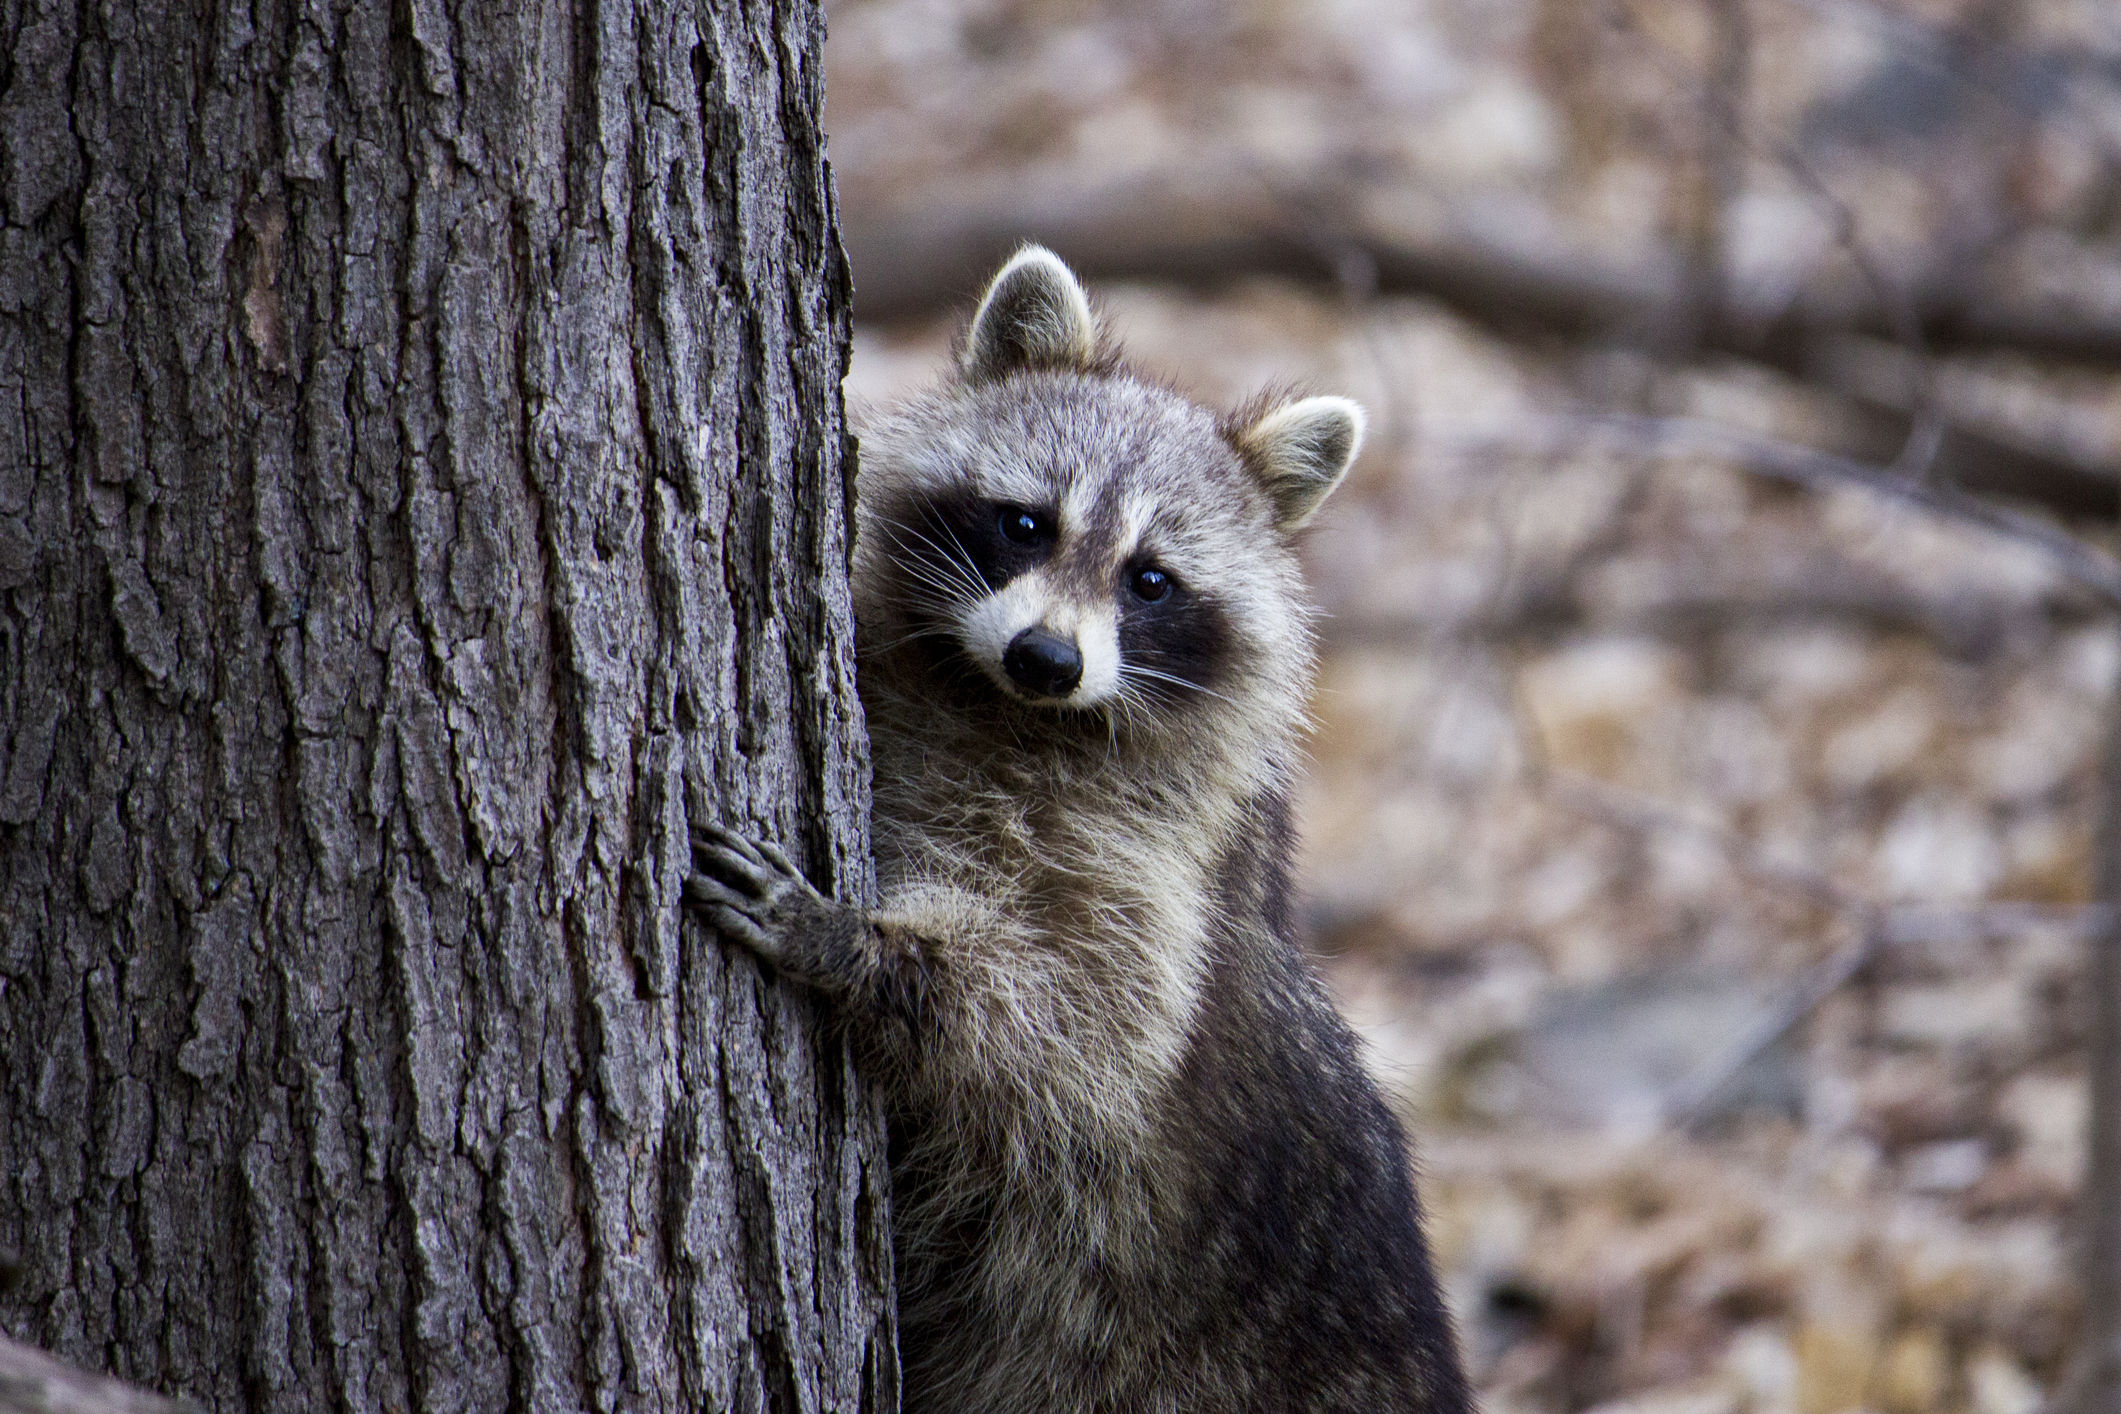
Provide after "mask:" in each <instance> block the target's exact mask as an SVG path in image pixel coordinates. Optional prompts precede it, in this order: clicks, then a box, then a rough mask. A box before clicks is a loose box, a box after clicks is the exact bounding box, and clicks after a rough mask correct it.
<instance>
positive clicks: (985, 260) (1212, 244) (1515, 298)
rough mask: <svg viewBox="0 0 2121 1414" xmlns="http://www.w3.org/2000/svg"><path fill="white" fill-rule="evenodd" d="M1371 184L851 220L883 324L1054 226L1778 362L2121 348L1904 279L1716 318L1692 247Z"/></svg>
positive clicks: (2112, 356) (1002, 187) (1153, 260)
mask: <svg viewBox="0 0 2121 1414" xmlns="http://www.w3.org/2000/svg"><path fill="white" fill-rule="evenodd" d="M1322 165H1330V163H1325V164H1322ZM1368 198H1369V193H1367V192H1365V191H1364V190H1363V189H1361V187H1360V186H1358V185H1356V184H1355V183H1353V182H1346V183H1340V184H1321V183H1318V182H1316V181H1311V180H1303V181H1279V180H1277V179H1276V177H1275V176H1274V175H1273V174H1268V173H1261V172H1259V171H1258V170H1256V169H1254V168H1251V167H1246V166H1242V165H1236V166H1232V167H1230V168H1229V170H1226V171H1219V172H1216V171H1210V172H1201V171H1197V170H1196V171H1192V172H1188V173H1184V174H1178V173H1173V174H1168V175H1159V176H1156V177H1151V178H1140V179H1134V180H1129V181H1124V182H1117V183H1107V184H1105V185H1102V186H1094V187H1085V186H1084V185H1082V184H1078V183H1070V182H1064V181H1057V180H1049V181H1039V180H1036V179H1022V178H1013V179H996V180H991V181H987V182H975V183H966V184H962V185H960V187H959V188H958V189H957V190H956V191H954V192H953V191H950V190H947V189H946V190H943V191H937V190H934V189H932V188H929V189H924V190H923V191H922V192H921V199H920V200H919V201H918V202H915V203H906V204H903V205H899V204H886V202H884V201H878V200H874V199H872V200H870V201H867V202H865V201H863V200H862V199H861V198H860V196H859V195H857V194H853V193H849V194H847V195H846V197H845V199H844V201H843V205H842V229H843V232H844V239H845V241H846V244H847V249H848V254H849V259H850V261H851V263H852V266H853V270H854V280H855V310H856V313H857V314H858V315H859V316H860V317H861V318H863V319H868V320H892V319H901V318H906V317H909V316H914V315H922V314H929V313H933V312H935V311H938V310H942V309H947V308H949V307H951V306H953V305H955V304H958V303H961V302H963V301H965V300H968V299H970V298H971V296H973V295H974V294H976V293H977V292H978V288H979V282H980V280H981V279H982V278H983V277H984V276H985V275H986V273H988V272H989V271H991V270H992V269H993V267H994V266H995V265H996V264H997V263H999V261H1000V260H1001V259H1003V258H1004V257H1005V256H1007V254H1008V253H1009V252H1010V251H1011V250H1012V249H1014V248H1015V247H1016V246H1017V245H1018V244H1019V243H1021V242H1023V241H1025V240H1030V239H1036V240H1039V241H1041V242H1043V243H1045V244H1046V245H1049V246H1051V247H1052V248H1053V249H1054V250H1055V251H1057V252H1059V253H1060V255H1061V256H1062V258H1064V259H1066V260H1067V261H1068V262H1069V263H1070V264H1071V265H1073V266H1074V267H1075V268H1076V269H1077V270H1078V271H1080V272H1081V273H1082V274H1084V275H1087V276H1089V277H1091V278H1093V279H1134V280H1159V281H1168V282H1174V283H1178V284H1183V285H1193V286H1203V285H1205V286H1220V285H1225V284H1227V283H1229V282H1230V281H1232V280H1235V279H1239V278H1242V277H1245V276H1250V275H1282V276H1289V277H1293V278H1297V279H1306V280H1321V279H1322V280H1326V281H1329V282H1332V283H1334V284H1336V285H1346V284H1348V283H1350V282H1351V280H1352V281H1353V282H1355V283H1357V284H1368V285H1369V286H1370V287H1371V289H1372V290H1374V291H1375V292H1377V293H1384V294H1420V295H1427V296H1430V297H1432V298H1435V299H1438V300H1440V301H1442V302H1443V303H1445V304H1448V305H1451V306H1452V307H1454V308H1456V309H1459V310H1461V311H1463V312H1464V313H1466V314H1467V315H1469V316H1470V317H1472V318H1475V319H1478V320H1479V321H1481V322H1482V323H1486V324H1490V325H1493V326H1495V327H1497V328H1502V329H1509V330H1518V331H1525V332H1534V333H1540V334H1546V335H1559V336H1562V337H1566V338H1596V339H1613V338H1622V339H1630V338H1632V339H1635V340H1638V341H1649V342H1657V341H1658V340H1659V336H1666V337H1668V336H1670V335H1672V334H1674V333H1675V332H1686V333H1692V334H1697V335H1699V336H1701V337H1702V338H1704V339H1706V340H1708V341H1709V343H1708V347H1710V348H1711V349H1719V350H1722V351H1725V352H1732V353H1738V354H1742V355H1744V356H1746V357H1752V358H1763V359H1764V360H1765V361H1767V362H1770V363H1773V364H1775V365H1776V366H1792V365H1794V363H1796V362H1797V361H1798V360H1797V359H1796V357H1795V356H1796V354H1797V353H1798V352H1799V350H1798V348H1797V347H1796V346H1797V344H1799V343H1801V341H1802V339H1803V338H1805V337H1806V336H1809V335H1811V334H1815V333H1820V332H1825V331H1830V330H1831V331H1838V332H1844V333H1867V334H1879V335H1884V336H1887V337H1897V335H1898V334H1899V332H1900V330H1899V329H1898V328H1897V327H1896V326H1899V325H1902V324H1905V323H1907V322H1908V320H1909V319H1912V321H1913V323H1914V326H1915V327H1916V328H1917V329H1918V330H1919V332H1920V335H1921V342H1922V344H1923V346H1924V347H1926V348H1928V349H1929V350H1931V351H1949V350H1953V349H1964V348H1982V349H2012V350H2018V351H2022V352H2027V353H2036V354H2041V355H2045V356H2049V357H2056V358H2067V359H2077V360H2084V361H2090V362H2098V363H2114V362H2121V319H2116V318H2115V317H2114V314H2113V312H2112V311H2109V310H2104V309H2101V308H2098V307H2095V306H2090V307H2086V308H2082V309H2075V308H2069V307H2066V306H2060V305H2057V304H2055V303H2054V302H2052V301H2033V300H2014V299H2013V298H2012V297H2011V296H2010V295H2008V294H2007V293H2004V292H2000V291H1996V290H1978V291H1977V290H1973V289H1966V290H1961V289H1956V288H1950V287H1942V288H1929V289H1923V288H1920V287H1917V288H1914V289H1911V290H1909V291H1908V292H1907V293H1906V300H1907V306H1908V313H1907V314H1906V315H1904V316H1903V315H1901V314H1899V313H1898V312H1897V311H1894V310H1888V309H1885V308H1883V307H1881V306H1880V304H1879V301H1878V300H1877V298H1875V297H1874V296H1873V295H1870V294H1864V295H1861V296H1854V295H1852V296H1849V297H1846V298H1840V299H1837V300H1836V301H1834V302H1831V303H1829V302H1827V301H1826V300H1825V298H1824V297H1823V296H1814V297H1812V298H1811V299H1810V300H1809V301H1808V302H1801V303H1800V304H1798V305H1796V306H1795V307H1792V308H1790V309H1787V310H1783V311H1780V312H1778V313H1775V314H1771V315H1768V316H1767V317H1764V318H1763V317H1761V315H1760V314H1759V313H1757V312H1756V313H1753V314H1748V312H1747V311H1745V310H1742V309H1740V310H1733V311H1730V312H1729V314H1728V316H1724V317H1716V318H1710V319H1703V318H1701V317H1700V316H1701V311H1700V310H1699V309H1698V308H1697V307H1696V300H1697V297H1698V290H1696V289H1695V288H1694V287H1693V283H1692V282H1690V280H1689V278H1688V274H1687V270H1686V267H1685V263H1684V262H1683V261H1681V260H1679V259H1677V258H1675V257H1674V256H1673V254H1672V253H1670V252H1664V251H1654V252H1651V253H1649V254H1647V255H1646V256H1644V257H1643V258H1641V259H1637V260H1632V261H1627V260H1615V259H1612V258H1610V257H1605V256H1602V255H1599V254H1597V253H1594V252H1591V251H1588V250H1584V249H1578V248H1573V247H1570V246H1567V245H1565V244H1563V243H1561V242H1559V241H1557V240H1553V239H1548V238H1544V237H1537V236H1534V235H1531V234H1528V231H1527V228H1526V223H1524V222H1523V221H1522V219H1521V213H1518V212H1517V211H1516V209H1515V208H1514V207H1512V206H1510V205H1509V204H1508V203H1507V202H1504V201H1500V200H1498V201H1495V202H1492V203H1487V204H1483V203H1482V202H1481V201H1479V200H1477V199H1474V200H1468V201H1464V202H1462V203H1459V204H1457V205H1455V206H1451V207H1442V206H1439V207H1437V208H1435V209H1434V210H1433V211H1431V212H1429V213H1427V214H1426V215H1424V216H1421V217H1414V218H1410V217H1408V216H1407V215H1406V214H1405V213H1404V212H1395V213H1394V219H1393V220H1392V223H1391V228H1390V229H1384V228H1382V226H1381V224H1380V223H1379V222H1378V221H1377V220H1376V219H1375V218H1373V217H1370V216H1367V215H1364V214H1363V213H1362V210H1361V208H1362V206H1363V204H1364V202H1365V200H1367V199H1368ZM1513 217H1516V218H1518V219H1513Z"/></svg>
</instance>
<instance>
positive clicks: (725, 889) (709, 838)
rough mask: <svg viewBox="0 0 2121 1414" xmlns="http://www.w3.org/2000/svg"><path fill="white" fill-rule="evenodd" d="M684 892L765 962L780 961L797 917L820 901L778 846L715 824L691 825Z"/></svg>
mask: <svg viewBox="0 0 2121 1414" xmlns="http://www.w3.org/2000/svg"><path fill="white" fill-rule="evenodd" d="M685 895H686V897H687V898H689V899H691V900H692V903H693V905H694V906H695V907H697V908H698V909H699V910H700V913H701V915H702V916H703V917H704V918H706V920H707V922H708V923H709V924H710V925H712V927H713V928H714V930H715V931H716V932H718V933H720V934H721V935H722V936H723V937H725V938H727V939H729V941H731V942H733V943H737V944H740V945H741V946H743V947H746V948H749V949H750V950H751V951H752V952H755V953H757V954H758V955H759V956H760V957H763V958H765V959H766V960H767V961H769V962H779V961H782V960H783V958H784V957H785V955H786V954H787V951H788V948H789V944H790V942H791V939H792V935H793V933H794V931H795V930H796V929H797V927H798V926H799V923H800V920H801V919H802V917H803V916H804V915H805V914H806V913H807V912H809V911H810V910H811V909H812V908H814V907H816V906H819V905H825V900H824V898H823V897H822V896H821V895H820V894H819V893H818V892H817V890H816V889H814V888H812V887H811V886H810V881H809V880H807V879H805V878H804V877H803V876H802V874H801V873H800V872H798V871H797V869H796V867H795V865H794V864H793V863H791V862H790V861H789V858H788V856H787V855H786V854H784V853H782V852H781V849H780V847H779V846H777V845H773V844H769V843H766V842H765V841H762V840H749V839H746V838H745V837H744V836H742V835H739V834H736V833H734V832H732V831H730V830H726V829H724V828H722V827H721V826H719V825H696V826H694V827H693V830H692V877H690V878H689V879H687V880H686V881H685ZM826 906H829V905H826Z"/></svg>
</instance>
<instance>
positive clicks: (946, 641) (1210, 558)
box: [857, 250, 1361, 723]
mask: <svg viewBox="0 0 2121 1414" xmlns="http://www.w3.org/2000/svg"><path fill="white" fill-rule="evenodd" d="M1096 345H1097V339H1096V331H1095V327H1094V324H1093V323H1092V322H1091V318H1090V315H1089V310H1088V306H1087V303H1086V302H1085V301H1084V299H1083V296H1082V292H1081V290H1080V288H1079V287H1078V286H1077V285H1076V284H1075V281H1074V278H1073V277H1072V276H1071V275H1070V274H1069V273H1068V271H1067V269H1066V267H1065V266H1063V265H1061V263H1060V262H1059V261H1058V260H1057V259H1055V258H1054V257H1053V256H1051V255H1050V254H1047V253H1045V252H1040V251H1036V250H1030V251H1026V252H1025V253H1024V254H1022V255H1019V256H1018V257H1017V259H1016V260H1014V261H1012V262H1011V263H1010V265H1008V266H1007V267H1005V268H1004V270H1003V271H1002V273H1001V274H1000V275H999V276H997V277H996V279H995V282H994V284H993V286H992V287H990V289H989V291H988V293H987V296H986V298H985V300H983V302H982V304H981V307H980V312H979V314H978V316H976V318H975V320H974V323H973V327H972V330H971V332H970V334H969V335H968V338H967V343H966V347H965V351H964V354H963V355H962V356H961V360H960V364H961V366H960V376H959V377H958V378H957V379H956V380H953V381H952V382H951V383H949V384H947V385H946V386H945V387H944V388H943V389H941V390H940V391H938V392H937V393H935V394H934V395H931V396H930V397H928V398H925V399H921V400H918V401H916V402H914V403H912V404H909V405H908V406H906V407H905V408H902V409H900V410H899V412H898V414H897V415H896V416H894V417H892V418H889V419H887V420H886V421H885V422H883V423H882V424H881V425H880V426H878V427H877V428H875V429H873V430H872V431H870V432H869V433H868V434H867V435H866V436H865V439H864V448H865V452H864V472H863V475H864V486H863V491H862V496H861V507H860V509H861V527H860V535H861V555H862V559H863V563H862V565H861V566H860V567H859V571H858V582H859V584H860V586H861V591H862V599H863V602H861V603H860V604H858V606H857V607H858V610H859V617H860V620H861V628H862V632H863V636H864V640H865V649H866V650H871V651H874V650H878V649H893V650H896V649H901V648H903V649H905V650H907V651H908V652H911V653H913V654H915V655H917V656H918V657H919V659H920V660H921V661H924V662H925V663H926V664H927V665H928V667H929V669H930V671H931V672H932V673H933V675H934V681H935V686H936V689H937V690H938V691H939V692H944V693H951V694H954V695H957V696H965V695H969V696H971V697H973V698H975V699H977V698H982V697H989V698H991V697H992V696H994V695H999V696H1000V697H1001V698H1003V699H1005V700H1007V701H1010V702H1014V703H1016V704H1019V705H1022V706H1026V707H1030V708H1034V709H1052V710H1055V711H1058V712H1063V713H1068V712H1084V713H1091V714H1095V715H1096V716H1098V717H1100V718H1105V719H1108V720H1111V721H1114V722H1115V723H1136V722H1141V721H1144V720H1147V721H1161V722H1168V721H1171V720H1173V718H1174V709H1184V708H1188V707H1202V706H1206V705H1209V704H1228V705H1236V703H1237V702H1238V700H1239V699H1241V698H1243V697H1245V696H1247V695H1256V694H1253V689H1254V686H1255V684H1257V683H1259V682H1260V681H1262V680H1266V681H1272V680H1273V679H1275V678H1276V677H1281V678H1286V679H1289V680H1290V681H1291V683H1292V685H1293V684H1294V683H1296V682H1300V680H1301V677H1302V675H1303V670H1304V666H1305V647H1304V644H1305V632H1304V625H1303V619H1304V610H1303V607H1302V599H1301V590H1300V584H1299V582H1298V579H1297V575H1296V568H1295V561H1294V557H1293V555H1292V553H1291V551H1290V548H1289V544H1288V537H1289V534H1290V532H1291V531H1293V530H1294V529H1295V528H1296V527H1297V526H1298V525H1300V524H1302V522H1303V521H1304V520H1307V519H1308V518H1309V516H1310V514H1311V512H1312V511H1313V510H1315V508H1316V507H1317V505H1318V503H1319V501H1320V500H1322V499H1323V498H1324V496H1325V494H1326V492H1327V491H1328V490H1330V489H1331V487H1332V485H1333V484H1334V483H1335V482H1336V481H1338V479H1339V477H1340V475H1341V474H1342V473H1343V472H1344V471H1345V470H1346V467H1347V464H1348V462H1349V461H1350V460H1352V458H1353V455H1354V451H1355V447H1356V443H1357V441H1358V440H1359V438H1360V435H1361V414H1360V412H1359V411H1358V410H1356V409H1355V407H1354V405H1353V404H1352V403H1348V402H1346V401H1345V400H1342V399H1338V398H1312V399H1306V400H1304V401H1301V402H1297V403H1293V404H1290V405H1288V406H1286V407H1283V408H1280V409H1278V410H1276V411H1274V412H1270V413H1268V414H1267V415H1266V416H1264V417H1261V418H1258V419H1256V420H1254V421H1252V422H1250V423H1248V424H1246V425H1244V426H1241V427H1234V428H1233V427H1229V426H1225V425H1222V424H1220V423H1218V422H1217V420H1216V419H1215V418H1214V417H1213V416H1212V415H1211V414H1209V413H1208V412H1206V411H1205V410H1203V409H1201V408H1199V407H1197V406H1195V405H1194V404H1192V403H1190V402H1188V401H1187V400H1185V399H1183V398H1181V397H1179V396H1177V395H1176V394H1173V393H1171V392H1168V391H1166V390H1164V389H1161V388H1157V387H1154V386H1151V385H1149V384H1146V383H1143V382H1141V381H1139V380H1137V379H1135V378H1132V377H1130V376H1128V375H1126V374H1124V373H1120V372H1116V371H1115V370H1114V369H1113V368H1112V367H1111V365H1110V364H1109V362H1107V361H1105V360H1102V359H1100V358H1099V357H1098V355H1097V353H1096Z"/></svg>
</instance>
